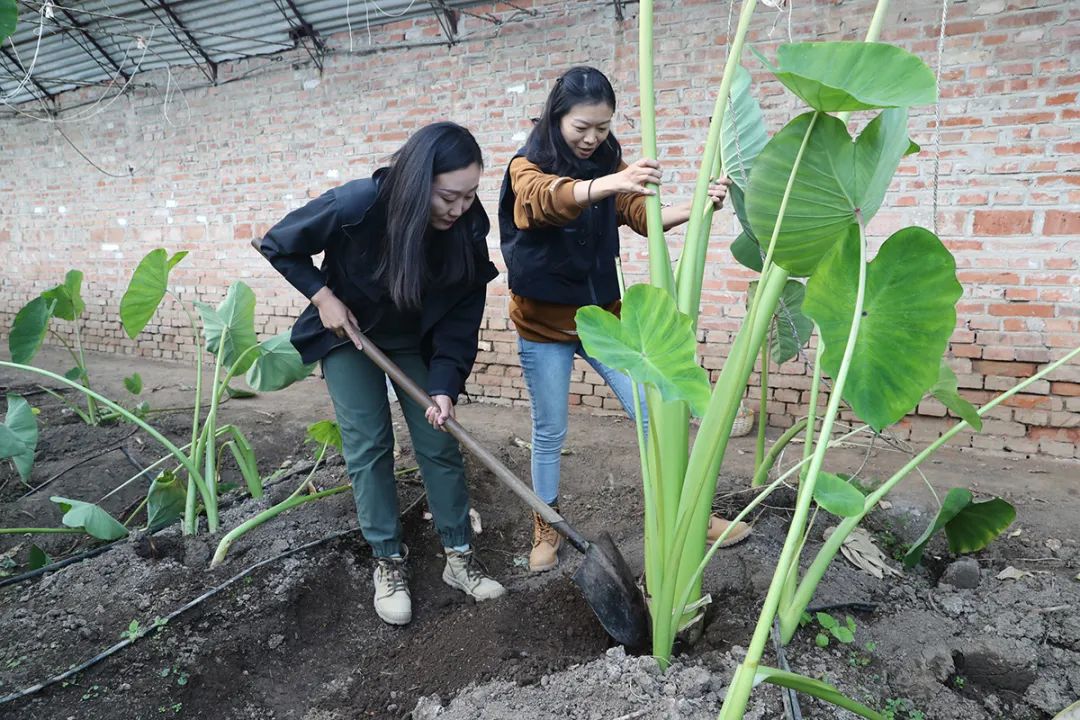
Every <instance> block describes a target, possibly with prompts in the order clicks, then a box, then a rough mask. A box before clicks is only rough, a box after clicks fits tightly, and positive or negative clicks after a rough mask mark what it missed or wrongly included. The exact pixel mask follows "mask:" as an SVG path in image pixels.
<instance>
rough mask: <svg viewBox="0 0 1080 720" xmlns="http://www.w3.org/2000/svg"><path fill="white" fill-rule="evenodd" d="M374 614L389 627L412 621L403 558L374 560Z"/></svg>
mask: <svg viewBox="0 0 1080 720" xmlns="http://www.w3.org/2000/svg"><path fill="white" fill-rule="evenodd" d="M375 614H376V615H378V616H379V617H380V618H382V619H383V622H387V623H390V624H391V625H405V624H407V623H408V622H409V621H410V620H412V596H411V595H409V575H408V572H407V570H406V568H405V558H404V557H400V558H397V557H386V558H375Z"/></svg>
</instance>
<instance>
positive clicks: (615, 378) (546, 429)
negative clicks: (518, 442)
mask: <svg viewBox="0 0 1080 720" xmlns="http://www.w3.org/2000/svg"><path fill="white" fill-rule="evenodd" d="M518 354H519V355H520V356H521V370H522V373H523V374H524V375H525V384H526V386H528V388H529V397H530V401H531V402H530V405H531V409H532V486H533V491H534V492H535V493H536V494H537V495H539V496H540V499H541V500H543V501H544V502H546V503H549V504H550V503H553V502H555V501H556V500H557V499H558V497H559V462H560V460H561V458H562V447H563V442H564V441H565V440H566V426H567V421H568V416H569V410H570V373H571V371H572V370H573V368H574V355H580V356H581V357H582V358H584V360H585V362H587V363H589V365H591V366H592V367H593V369H594V370H596V372H598V373H600V377H602V378H604V382H606V383H607V384H608V387H610V388H611V389H612V391H613V392H614V393H615V397H617V398H618V399H619V402H620V403H622V406H623V409H624V410H626V414H627V415H629V416H630V419H633V418H634V394H633V389H632V385H631V382H630V378H629V377H628V376H626V375H624V374H622V373H621V372H619V371H618V370H613V369H611V368H609V367H608V366H607V365H604V364H603V363H602V362H600V361H599V360H597V359H596V358H593V357H589V354H588V353H587V352H585V348H583V347H582V346H581V343H580V342H533V341H532V340H526V339H525V338H521V337H519V338H518ZM641 398H642V400H641V409H642V411H643V412H644V411H645V400H644V393H641ZM642 419H643V421H644V422H645V423H646V429H647V423H648V418H647V417H643V418H642Z"/></svg>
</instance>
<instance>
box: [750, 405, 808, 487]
mask: <svg viewBox="0 0 1080 720" xmlns="http://www.w3.org/2000/svg"><path fill="white" fill-rule="evenodd" d="M806 423H807V419H806V418H801V419H800V420H798V421H796V422H795V424H794V425H792V426H791V427H789V428H788V429H787V430H785V431H784V434H783V435H781V436H780V437H779V438H777V440H776V442H775V443H773V446H772V447H771V448H769V452H767V453H766V454H765V457H764V458H763V459H762V461H761V465H759V466H758V469H757V471H756V472H755V473H754V479H753V481H752V482H751V483H750V487H761V486H762V485H764V484H765V480H766V479H768V477H769V471H771V470H772V467H773V464H774V463H775V462H776V458H778V457H780V453H782V452H783V451H784V448H785V447H787V445H788V443H790V442H791V441H792V440H794V439H795V436H796V435H798V434H799V433H800V432H802V429H803V428H804V427H805V426H806ZM803 460H804V461H809V457H804V458H803ZM803 467H805V465H803Z"/></svg>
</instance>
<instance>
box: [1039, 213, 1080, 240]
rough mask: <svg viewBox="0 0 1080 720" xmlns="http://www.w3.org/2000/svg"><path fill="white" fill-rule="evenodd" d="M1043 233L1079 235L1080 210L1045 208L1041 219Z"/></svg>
mask: <svg viewBox="0 0 1080 720" xmlns="http://www.w3.org/2000/svg"><path fill="white" fill-rule="evenodd" d="M1043 234H1045V235H1080V212H1076V211H1073V210H1047V211H1046V219H1045V220H1044V221H1043Z"/></svg>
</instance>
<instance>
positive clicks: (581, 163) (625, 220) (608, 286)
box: [499, 66, 750, 572]
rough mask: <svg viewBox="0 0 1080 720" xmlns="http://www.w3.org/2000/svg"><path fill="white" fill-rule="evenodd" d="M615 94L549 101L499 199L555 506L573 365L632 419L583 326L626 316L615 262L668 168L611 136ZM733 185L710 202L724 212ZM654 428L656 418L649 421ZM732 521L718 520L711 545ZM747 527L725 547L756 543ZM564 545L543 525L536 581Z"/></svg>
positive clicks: (589, 79) (642, 229)
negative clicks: (602, 316)
mask: <svg viewBox="0 0 1080 720" xmlns="http://www.w3.org/2000/svg"><path fill="white" fill-rule="evenodd" d="M614 114H615V91H614V90H613V89H612V87H611V83H610V82H609V81H608V79H607V78H606V77H605V76H604V74H603V73H602V72H600V71H599V70H597V69H595V68H591V67H584V66H579V67H574V68H571V69H570V70H568V71H567V72H566V73H564V74H563V75H562V77H560V78H559V79H558V80H556V81H555V87H554V88H552V90H551V93H550V94H549V95H548V98H547V103H546V104H545V106H544V112H543V115H542V116H541V117H540V119H539V120H538V121H537V123H536V125H535V127H534V128H533V131H532V133H531V134H530V135H529V138H528V140H527V141H526V144H525V147H524V148H522V149H521V150H519V151H518V153H517V155H515V156H514V158H513V159H512V160H511V161H510V165H509V167H508V168H507V171H506V175H505V177H504V178H503V185H502V193H501V195H500V198H499V228H500V234H501V245H502V253H503V258H504V259H505V261H506V266H507V272H508V275H509V284H510V319H511V320H512V321H513V322H514V325H515V327H516V328H517V330H518V334H519V336H520V337H519V338H518V350H519V354H520V356H521V367H522V371H523V373H524V376H525V383H526V385H527V386H528V389H529V396H530V400H531V408H532V424H533V428H532V448H533V449H532V483H533V489H534V490H535V491H536V493H537V494H538V495H539V496H540V497H541V499H543V500H544V501H545V502H547V503H550V504H552V505H555V504H556V503H557V502H558V495H559V462H560V457H561V451H562V446H563V441H564V440H565V439H566V427H567V421H568V409H569V407H568V406H569V394H570V374H571V370H572V368H573V363H574V356H575V355H579V356H581V357H582V358H584V359H585V361H586V362H588V363H589V364H590V365H591V366H592V367H593V368H594V369H595V370H596V371H597V372H598V373H599V374H600V376H601V377H603V378H604V381H605V382H606V383H607V384H608V386H609V387H610V388H611V389H612V391H613V392H614V393H615V395H616V397H618V399H619V402H621V403H622V406H623V408H624V409H625V410H626V412H627V413H628V414H629V415H630V416H631V417H633V392H632V390H631V383H630V379H629V378H628V377H627V376H625V375H623V374H622V373H620V372H618V371H616V370H613V369H611V368H609V367H607V366H606V365H604V364H603V363H601V362H599V361H598V360H596V359H595V358H592V357H589V355H588V353H586V352H585V350H584V348H582V346H581V342H580V340H579V339H578V336H577V329H576V324H575V321H574V315H575V313H576V312H577V310H578V308H580V307H583V306H585V305H599V306H601V307H603V308H605V309H607V310H609V311H611V312H614V313H618V311H619V284H618V276H617V273H616V269H615V258H616V257H617V256H618V255H619V226H621V225H627V226H629V227H630V228H631V229H633V230H634V231H636V232H638V233H640V234H642V235H645V234H647V232H648V231H647V228H646V223H645V199H644V198H645V196H646V195H651V194H653V191H652V190H650V189H649V188H648V187H647V186H648V184H649V183H654V184H657V185H659V184H660V178H661V170H660V164H659V163H658V162H657V161H656V160H655V159H652V158H641V159H640V160H637V161H636V162H634V163H632V164H630V165H627V164H626V163H625V162H623V159H622V149H621V147H620V145H619V142H618V140H616V139H615V136H614V135H613V134H612V132H611V121H612V117H613V115H614ZM726 194H727V180H726V179H723V180H721V181H719V182H716V183H714V184H713V185H711V186H710V188H709V196H710V198H711V199H712V202H713V204H714V206H715V207H717V208H719V207H720V206H721V205H722V204H723V201H724V197H725V195H726ZM689 218H690V203H689V202H687V203H682V204H679V205H674V206H670V207H667V208H664V210H663V223H664V228H665V229H668V228H672V227H675V226H676V225H680V224H682V223H684V222H686V221H687V220H688V219H689ZM645 420H646V421H647V418H646V419H645ZM726 527H727V521H726V520H724V519H722V518H719V517H715V516H714V517H713V519H712V522H711V523H710V526H709V536H710V537H713V538H715V537H718V536H719V534H720V532H722V531H723V530H724V529H725V528H726ZM749 533H750V528H749V526H746V525H745V524H741V523H740V527H737V528H735V529H734V531H733V532H732V534H731V535H730V536H729V539H728V541H726V543H725V544H733V543H735V542H739V541H740V540H742V539H745V538H746V536H747V535H749ZM559 544H560V536H559V535H558V533H556V532H555V531H554V530H553V529H552V528H551V527H550V526H549V525H548V524H547V523H545V522H544V520H543V519H542V518H541V517H540V516H539V515H536V514H535V513H534V515H533V547H532V551H531V553H530V554H529V569H530V570H532V571H534V572H542V571H544V570H550V569H551V568H553V567H555V566H556V565H557V564H558V554H557V553H558V549H559Z"/></svg>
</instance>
